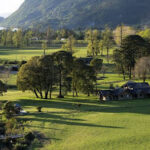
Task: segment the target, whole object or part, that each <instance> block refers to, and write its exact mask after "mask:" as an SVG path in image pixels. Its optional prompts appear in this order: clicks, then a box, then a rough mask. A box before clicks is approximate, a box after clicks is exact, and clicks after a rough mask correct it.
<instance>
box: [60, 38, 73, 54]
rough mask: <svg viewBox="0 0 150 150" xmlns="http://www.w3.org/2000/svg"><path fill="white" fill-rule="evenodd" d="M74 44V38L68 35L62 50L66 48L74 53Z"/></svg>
mask: <svg viewBox="0 0 150 150" xmlns="http://www.w3.org/2000/svg"><path fill="white" fill-rule="evenodd" d="M74 45H75V38H74V37H73V36H72V35H71V36H69V37H68V39H67V42H66V43H65V44H64V45H62V49H63V50H67V52H70V53H72V54H73V53H74Z"/></svg>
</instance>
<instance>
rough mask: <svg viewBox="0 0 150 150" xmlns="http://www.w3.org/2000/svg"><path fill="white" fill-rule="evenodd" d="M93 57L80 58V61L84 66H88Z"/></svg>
mask: <svg viewBox="0 0 150 150" xmlns="http://www.w3.org/2000/svg"><path fill="white" fill-rule="evenodd" d="M92 59H93V57H86V58H80V60H82V61H84V63H85V64H90V62H91V60H92Z"/></svg>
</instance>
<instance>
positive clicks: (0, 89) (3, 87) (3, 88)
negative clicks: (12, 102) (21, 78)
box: [0, 80, 7, 96]
mask: <svg viewBox="0 0 150 150" xmlns="http://www.w3.org/2000/svg"><path fill="white" fill-rule="evenodd" d="M5 92H7V87H6V85H5V84H4V83H3V82H2V81H1V80H0V95H1V96H3V93H5Z"/></svg>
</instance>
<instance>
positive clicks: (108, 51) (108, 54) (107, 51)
mask: <svg viewBox="0 0 150 150" xmlns="http://www.w3.org/2000/svg"><path fill="white" fill-rule="evenodd" d="M107 62H108V64H109V48H108V47H107Z"/></svg>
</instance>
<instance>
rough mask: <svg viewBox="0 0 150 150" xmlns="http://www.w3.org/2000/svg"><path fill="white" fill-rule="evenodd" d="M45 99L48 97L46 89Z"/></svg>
mask: <svg viewBox="0 0 150 150" xmlns="http://www.w3.org/2000/svg"><path fill="white" fill-rule="evenodd" d="M45 99H48V91H45Z"/></svg>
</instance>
